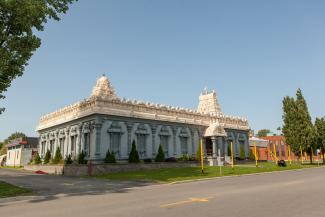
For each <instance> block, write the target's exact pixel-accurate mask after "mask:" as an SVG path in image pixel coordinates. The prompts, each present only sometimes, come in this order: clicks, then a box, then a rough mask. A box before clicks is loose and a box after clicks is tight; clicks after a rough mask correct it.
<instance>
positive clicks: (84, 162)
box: [77, 150, 87, 164]
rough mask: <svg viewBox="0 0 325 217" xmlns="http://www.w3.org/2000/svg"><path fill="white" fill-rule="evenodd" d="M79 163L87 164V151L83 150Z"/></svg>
mask: <svg viewBox="0 0 325 217" xmlns="http://www.w3.org/2000/svg"><path fill="white" fill-rule="evenodd" d="M77 160H78V164H87V160H86V155H85V152H84V151H83V150H82V151H81V152H80V153H79V155H78V159H77Z"/></svg>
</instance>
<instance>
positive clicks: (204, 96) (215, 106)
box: [198, 88, 222, 115]
mask: <svg viewBox="0 0 325 217" xmlns="http://www.w3.org/2000/svg"><path fill="white" fill-rule="evenodd" d="M198 112H199V113H201V114H207V115H217V114H222V112H221V108H220V105H219V103H218V100H217V93H216V92H215V91H212V92H209V91H208V90H207V88H205V89H204V91H203V92H202V93H201V95H200V97H199V107H198Z"/></svg>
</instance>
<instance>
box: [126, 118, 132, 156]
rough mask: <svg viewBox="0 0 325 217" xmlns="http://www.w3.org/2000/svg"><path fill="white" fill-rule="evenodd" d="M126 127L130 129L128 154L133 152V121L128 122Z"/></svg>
mask: <svg viewBox="0 0 325 217" xmlns="http://www.w3.org/2000/svg"><path fill="white" fill-rule="evenodd" d="M126 128H127V131H128V155H129V154H130V152H131V145H132V141H131V139H132V128H133V123H126Z"/></svg>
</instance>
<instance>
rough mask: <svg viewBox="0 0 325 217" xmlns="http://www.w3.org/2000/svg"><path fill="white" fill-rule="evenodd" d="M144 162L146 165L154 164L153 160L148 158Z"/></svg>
mask: <svg viewBox="0 0 325 217" xmlns="http://www.w3.org/2000/svg"><path fill="white" fill-rule="evenodd" d="M143 162H145V163H152V159H151V158H146V159H144V160H143Z"/></svg>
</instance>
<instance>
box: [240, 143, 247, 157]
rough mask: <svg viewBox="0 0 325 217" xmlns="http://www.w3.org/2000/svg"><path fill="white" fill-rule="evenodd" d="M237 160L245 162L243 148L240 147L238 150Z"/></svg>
mask: <svg viewBox="0 0 325 217" xmlns="http://www.w3.org/2000/svg"><path fill="white" fill-rule="evenodd" d="M239 158H240V159H241V160H245V158H246V156H245V148H244V146H240V150H239Z"/></svg>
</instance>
